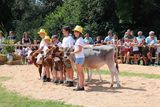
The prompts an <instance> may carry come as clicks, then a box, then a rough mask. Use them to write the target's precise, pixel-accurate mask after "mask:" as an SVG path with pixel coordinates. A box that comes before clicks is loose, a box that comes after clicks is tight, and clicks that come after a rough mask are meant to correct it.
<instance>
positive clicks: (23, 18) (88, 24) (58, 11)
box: [0, 0, 160, 39]
mask: <svg viewBox="0 0 160 107" xmlns="http://www.w3.org/2000/svg"><path fill="white" fill-rule="evenodd" d="M0 13H1V16H0V29H1V30H3V31H4V32H8V31H9V30H14V31H16V32H17V36H18V38H21V36H22V33H23V32H24V31H28V32H30V35H32V38H33V39H34V38H36V37H37V31H38V30H39V29H40V28H45V29H46V30H47V31H48V33H49V34H50V35H51V34H61V28H62V26H65V25H68V26H70V27H71V28H73V27H74V26H75V25H77V24H78V25H81V26H83V27H84V33H86V32H88V33H91V34H92V35H93V36H98V35H101V36H105V35H107V31H108V30H113V31H114V32H117V33H119V34H120V36H121V34H122V33H124V31H125V30H126V29H128V28H131V29H133V30H135V31H138V30H142V31H143V32H144V33H145V34H146V35H147V34H148V31H150V30H154V31H155V32H156V33H157V34H158V33H159V32H160V30H159V26H160V21H159V19H160V1H159V0H1V1H0Z"/></svg>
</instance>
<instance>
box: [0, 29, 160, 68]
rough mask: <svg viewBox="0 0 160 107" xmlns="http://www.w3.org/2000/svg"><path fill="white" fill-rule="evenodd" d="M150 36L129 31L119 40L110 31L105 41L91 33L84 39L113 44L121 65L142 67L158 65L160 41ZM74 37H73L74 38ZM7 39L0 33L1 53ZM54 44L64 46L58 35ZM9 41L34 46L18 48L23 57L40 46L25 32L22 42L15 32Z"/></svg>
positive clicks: (95, 43) (152, 35) (90, 41)
mask: <svg viewBox="0 0 160 107" xmlns="http://www.w3.org/2000/svg"><path fill="white" fill-rule="evenodd" d="M70 35H71V33H70ZM148 35H149V36H144V35H143V33H142V31H138V32H137V35H136V36H135V34H134V32H133V31H132V30H130V29H128V30H127V31H126V32H125V33H124V36H123V38H122V39H118V36H117V34H116V33H113V32H112V31H108V36H106V37H105V38H104V39H103V38H102V37H101V36H97V37H96V38H94V39H93V38H92V37H91V35H90V34H89V33H86V34H85V35H84V38H83V42H84V44H85V45H98V44H112V45H114V46H115V47H116V48H115V49H116V53H115V58H116V59H120V61H119V62H120V63H127V64H142V65H151V64H152V65H153V64H155V65H158V64H159V53H160V41H159V40H157V36H156V35H155V32H154V31H150V32H149V34H148ZM72 37H73V36H72ZM5 39H6V38H5V37H4V36H3V32H2V31H0V51H2V49H3V48H4V42H5ZM51 39H52V42H53V44H57V45H58V46H60V47H61V46H62V43H61V42H60V41H59V37H58V36H57V35H52V37H51ZM7 40H8V41H9V43H11V44H21V45H26V46H27V45H32V46H28V47H26V46H17V47H16V49H15V53H16V54H18V55H21V56H24V58H25V56H26V55H27V52H28V50H29V49H30V48H32V49H34V50H36V49H38V45H39V44H40V41H39V40H33V42H32V41H31V39H30V36H29V33H28V32H24V33H23V36H22V39H21V41H17V40H16V35H15V33H14V32H13V31H9V36H8V37H7Z"/></svg>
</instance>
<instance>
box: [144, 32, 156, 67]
mask: <svg viewBox="0 0 160 107" xmlns="http://www.w3.org/2000/svg"><path fill="white" fill-rule="evenodd" d="M145 41H146V43H147V46H148V47H149V53H148V58H149V63H150V64H154V61H155V59H152V57H155V52H156V49H155V47H156V44H157V37H156V36H155V33H154V31H150V32H149V36H148V37H147V38H146V40H145Z"/></svg>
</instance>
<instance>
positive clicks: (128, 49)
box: [123, 38, 131, 63]
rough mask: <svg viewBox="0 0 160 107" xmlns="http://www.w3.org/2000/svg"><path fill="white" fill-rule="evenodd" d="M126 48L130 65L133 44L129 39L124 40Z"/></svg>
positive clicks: (127, 61) (127, 60)
mask: <svg viewBox="0 0 160 107" xmlns="http://www.w3.org/2000/svg"><path fill="white" fill-rule="evenodd" d="M123 45H124V47H125V58H126V63H129V60H130V54H131V42H130V41H129V39H128V38H126V39H125V40H124V44H123Z"/></svg>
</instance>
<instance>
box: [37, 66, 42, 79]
mask: <svg viewBox="0 0 160 107" xmlns="http://www.w3.org/2000/svg"><path fill="white" fill-rule="evenodd" d="M38 71H39V77H40V79H41V77H42V65H39V66H38Z"/></svg>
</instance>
